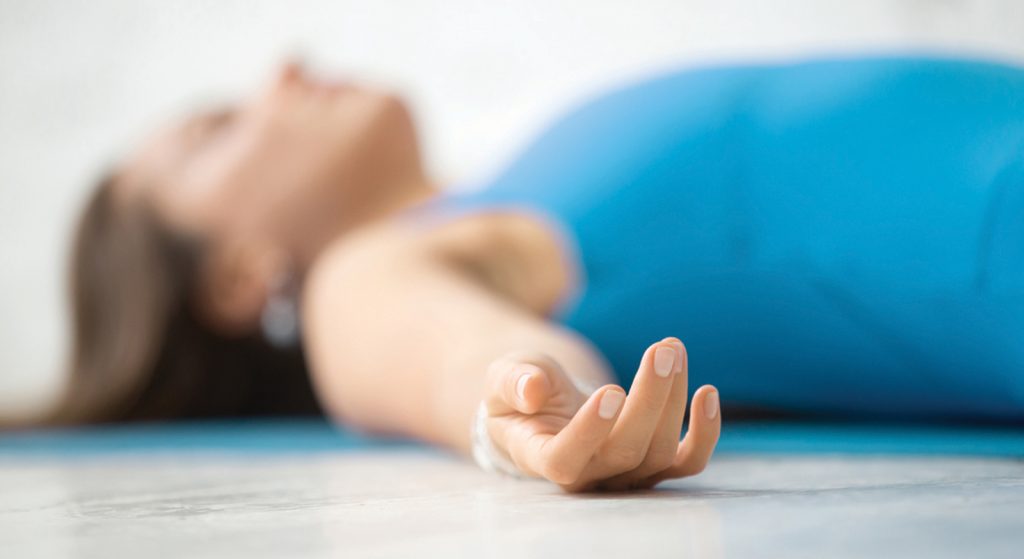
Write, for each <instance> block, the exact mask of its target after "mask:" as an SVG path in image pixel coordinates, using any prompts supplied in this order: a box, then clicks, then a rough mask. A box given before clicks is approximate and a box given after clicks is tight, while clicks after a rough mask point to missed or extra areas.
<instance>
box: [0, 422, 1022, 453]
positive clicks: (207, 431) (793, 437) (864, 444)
mask: <svg viewBox="0 0 1024 559" xmlns="http://www.w3.org/2000/svg"><path fill="white" fill-rule="evenodd" d="M408 448H424V449H427V448H429V447H426V446H424V445H421V444H420V443H416V442H414V441H409V440H399V439H383V438H376V437H369V436H366V435H363V434H360V433H357V432H354V431H350V430H346V429H343V428H340V427H337V426H333V425H331V424H329V423H327V422H324V421H318V420H286V421H265V420H260V421H252V420H244V421H242V420H238V421H217V422H191V423H190V422H181V423H166V424H142V425H140V424H136V425H117V426H110V427H94V428H79V429H67V430H50V431H31V432H17V433H6V434H3V435H0V457H3V456H42V457H46V456H53V457H61V456H81V455H93V454H106V453H153V452H218V453H220V452H228V453H246V454H281V453H324V452H330V453H338V452H358V451H364V450H383V449H408ZM719 452H722V453H774V454H835V453H838V454H893V455H966V456H990V457H1016V458H1024V429H1020V428H1016V429H1014V428H1005V427H998V428H995V427H950V426H923V425H894V424H862V423H849V424H838V423H794V422H757V423H753V422H751V423H728V424H726V425H725V426H724V428H723V430H722V440H721V442H720V444H719Z"/></svg>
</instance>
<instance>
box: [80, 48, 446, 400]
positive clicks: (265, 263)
mask: <svg viewBox="0 0 1024 559" xmlns="http://www.w3.org/2000/svg"><path fill="white" fill-rule="evenodd" d="M429 190H430V187H429V184H428V183H427V181H426V180H425V177H424V174H423V170H422V166H421V164H420V158H419V152H418V147H417V144H416V138H415V133H414V130H413V127H412V123H411V121H410V118H409V115H408V112H407V111H406V110H405V109H404V107H403V105H402V104H401V103H400V102H399V101H398V100H397V99H396V98H394V97H393V96H390V95H385V94H381V93H376V92H373V91H369V90H366V89H362V88H357V87H354V86H351V85H347V84H341V83H327V82H323V81H316V80H313V79H310V78H308V77H307V76H306V75H305V74H304V72H303V71H302V69H301V68H300V67H298V66H296V65H293V64H292V65H287V66H285V67H283V68H282V69H281V70H280V71H279V72H278V73H277V75H276V76H275V78H274V79H273V80H272V81H271V83H269V84H268V85H267V86H266V87H264V88H262V90H261V91H259V92H258V93H257V94H256V95H254V96H253V97H252V98H250V99H248V100H245V101H244V102H242V103H239V104H238V105H237V106H233V107H227V108H224V109H222V110H217V111H209V112H204V113H201V114H198V115H195V116H192V117H191V118H188V119H187V120H185V121H184V122H181V123H177V124H175V125H173V126H170V127H168V128H167V129H165V130H163V131H161V132H159V133H158V134H156V135H154V136H153V137H152V138H150V139H149V140H148V141H147V142H145V143H144V144H143V145H142V146H141V147H140V149H138V150H137V151H136V152H135V153H134V154H132V155H131V156H130V157H129V158H128V159H127V160H126V161H124V162H123V164H122V165H120V166H119V167H118V168H117V169H115V171H114V172H113V173H112V174H111V175H110V176H109V177H108V178H107V179H106V180H104V181H103V183H102V184H101V185H100V186H99V188H97V190H96V191H95V192H94V194H93V196H92V198H91V199H90V201H89V203H88V204H87V207H86V209H85V212H84V214H83V218H82V220H81V223H80V224H79V229H78V233H77V237H76V241H75V245H74V249H73V251H74V252H73V261H72V294H71V295H72V304H73V308H72V312H73V315H74V318H73V322H74V324H73V328H74V336H75V342H74V343H75V347H74V355H73V362H72V368H73V373H72V375H73V377H72V388H71V391H70V392H69V398H68V403H67V406H66V407H65V408H64V412H65V414H64V415H65V417H68V418H71V419H75V420H81V419H117V418H124V417H166V416H172V415H209V414H210V413H228V412H231V411H236V412H241V411H244V410H238V409H234V408H237V407H238V406H243V404H242V403H240V402H241V400H240V399H239V397H238V396H237V395H236V396H233V397H230V398H228V399H230V400H233V401H235V404H234V408H232V409H227V408H231V406H225V405H224V403H225V402H224V396H223V395H222V394H221V393H223V394H228V393H230V392H231V391H232V390H234V391H236V392H237V391H239V390H243V391H244V390H255V391H257V392H261V389H260V388H259V387H253V386H249V385H251V384H253V380H254V374H255V373H254V371H256V370H261V371H263V370H265V371H264V373H265V374H266V375H268V376H267V378H266V379H263V381H264V382H263V385H267V382H265V381H270V382H269V385H271V386H272V385H274V382H272V381H273V380H274V379H275V378H278V379H280V378H284V376H287V375H289V374H291V373H292V372H294V370H295V369H297V368H302V361H301V352H300V351H298V350H278V349H276V348H273V347H272V346H270V345H269V344H268V343H267V342H266V341H265V340H263V339H262V336H261V335H260V332H259V331H258V324H259V317H260V313H261V311H262V309H263V307H264V305H265V304H266V302H267V300H268V297H270V295H271V292H272V291H273V289H274V286H275V285H277V284H278V283H279V279H280V278H281V277H282V276H283V275H287V274H291V275H301V274H302V271H303V270H304V269H305V267H306V266H308V265H309V264H310V263H311V262H312V261H313V259H315V257H316V255H317V253H318V252H319V251H320V250H321V249H322V248H323V246H324V245H325V244H326V243H327V242H329V241H330V240H331V239H332V238H334V237H336V236H337V235H339V234H340V233H342V232H344V231H346V230H348V229H350V228H353V227H356V226H358V225H360V224H362V223H365V222H367V221H370V220H373V219H376V218H379V217H382V216H384V215H387V214H388V213H389V212H390V211H393V210H394V209H396V208H398V207H400V206H402V205H404V204H405V203H408V202H409V201H410V200H412V199H415V198H418V197H420V196H423V195H425V194H428V193H429ZM274 370H277V371H279V374H278V376H277V377H274V376H273V375H274V374H275V373H274ZM255 376H262V375H255ZM292 376H295V375H292ZM300 376H301V375H300ZM302 381H303V383H302V386H299V387H297V388H296V390H295V391H296V394H295V395H293V396H292V397H291V398H292V399H294V400H295V401H305V402H306V403H309V402H310V401H311V399H310V398H311V394H310V393H309V390H308V384H306V382H305V379H304V378H303V379H302ZM239 383H241V384H244V385H246V386H242V387H239V386H234V387H233V386H231V385H233V384H234V385H237V384H239ZM268 387H269V386H268ZM200 393H201V394H200ZM250 396H251V394H250ZM204 398H205V400H210V401H204ZM282 398H283V399H284V400H285V401H287V400H288V399H289V397H288V396H287V395H282ZM76 406H77V407H76ZM243 407H245V406H243ZM286 407H287V406H286ZM205 408H209V409H205Z"/></svg>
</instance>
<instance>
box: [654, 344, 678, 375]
mask: <svg viewBox="0 0 1024 559" xmlns="http://www.w3.org/2000/svg"><path fill="white" fill-rule="evenodd" d="M675 362H676V350H675V349H673V348H671V347H668V346H661V347H659V348H658V349H656V350H654V372H655V373H656V374H657V375H658V376H659V377H667V376H668V375H669V374H670V373H671V372H672V364H673V363H675Z"/></svg>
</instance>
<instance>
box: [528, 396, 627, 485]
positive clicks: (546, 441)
mask: <svg viewBox="0 0 1024 559" xmlns="http://www.w3.org/2000/svg"><path fill="white" fill-rule="evenodd" d="M625 400H626V392H625V391H624V390H623V389H622V388H621V387H618V386H615V385H614V384H610V385H606V386H603V387H601V388H599V389H597V390H596V391H595V392H594V393H593V394H592V395H591V396H590V398H588V399H587V401H586V402H585V403H584V404H583V406H582V407H580V409H579V411H577V412H576V415H575V416H573V418H572V420H570V421H569V423H568V424H567V425H566V426H565V427H564V428H563V429H562V430H561V431H559V432H558V434H557V435H554V436H550V437H543V436H535V437H531V438H530V439H529V440H527V441H525V444H524V448H523V449H522V455H523V456H524V457H525V465H526V466H527V467H529V468H530V469H531V470H533V471H534V472H536V473H538V474H540V475H541V476H543V477H545V478H547V479H549V480H551V481H553V482H555V483H557V484H559V485H563V486H571V485H574V484H578V483H581V482H587V481H589V480H581V477H580V476H581V475H582V474H583V472H584V470H585V469H586V467H587V465H588V464H590V461H591V459H592V458H593V456H594V454H595V453H596V452H597V449H598V448H599V447H600V446H601V444H602V443H604V442H605V440H606V439H607V438H608V433H609V432H611V430H612V427H613V426H614V425H615V421H616V418H618V417H619V412H620V411H621V410H622V403H623V402H624V401H625ZM513 446H515V445H514V443H513Z"/></svg>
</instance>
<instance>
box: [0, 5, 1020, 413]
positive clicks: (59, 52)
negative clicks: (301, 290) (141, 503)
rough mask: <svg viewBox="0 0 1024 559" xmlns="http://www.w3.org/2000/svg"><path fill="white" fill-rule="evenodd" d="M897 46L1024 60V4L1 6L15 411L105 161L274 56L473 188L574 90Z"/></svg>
mask: <svg viewBox="0 0 1024 559" xmlns="http://www.w3.org/2000/svg"><path fill="white" fill-rule="evenodd" d="M879 51H898V52H937V53H945V54H956V55H963V56H975V57H983V58H993V59H998V60H1009V61H1016V62H1019V63H1021V64H1024V2H1020V1H1019V0H975V1H969V0H960V1H956V0H860V1H858V2H850V1H844V0H829V1H825V0H799V1H789V0H777V1H775V2H763V1H758V0H743V1H741V0H707V1H698V0H636V1H633V2H628V3H627V2H621V1H607V2H602V1H599V0H516V1H499V0H492V1H489V2H476V1H472V0H433V1H427V0H422V1H417V0H380V1H375V2H370V1H366V0H362V1H352V0H339V1H328V0H305V1H287V2H286V1H277V2H273V1H253V0H246V1H241V0H238V1H227V0H222V1H218V2H208V1H201V0H187V1H175V2H161V1H155V0H152V1H139V0H91V1H88V2H85V1H82V2H73V1H63V2H59V1H54V0H45V1H44V0H0V415H6V414H8V413H18V412H20V411H22V410H27V409H30V408H32V407H34V406H38V405H41V404H43V403H45V402H46V401H47V400H48V399H49V398H50V397H52V395H53V394H54V393H55V390H56V389H57V388H58V387H59V386H60V381H61V379H62V378H63V365H64V360H65V358H66V352H67V349H68V344H67V329H66V316H65V304H66V301H65V298H64V287H65V260H66V253H67V250H68V244H69V243H68V241H69V239H68V238H69V234H70V230H71V228H72V226H73V224H74V219H75V216H76V215H77V210H78V206H79V205H80V204H81V203H82V201H83V199H84V196H85V194H86V193H87V191H88V190H89V189H90V188H91V187H92V182H93V181H94V180H95V179H96V177H97V176H98V175H99V174H100V172H101V171H102V170H103V169H104V168H105V167H106V166H108V165H109V164H110V163H112V162H113V161H116V160H117V158H118V157H119V156H120V155H121V154H123V153H125V152H126V151H128V150H129V149H130V147H131V146H132V145H133V142H135V141H137V140H138V139H139V138H140V137H142V136H144V135H145V133H146V132H147V131H148V130H149V129H151V128H152V127H153V126H155V125H158V124H160V123H162V122H164V121H166V120H167V119H169V118H173V117H174V116H176V115H178V114H181V113H182V112H184V111H186V110H187V109H189V108H190V107H194V106H196V105H197V104H202V103H205V102H211V101H217V100H221V99H230V98H234V97H236V96H239V95H242V94H245V93H246V92H248V91H249V90H250V89H251V88H252V87H253V86H255V85H257V84H259V83H260V82H261V80H262V79H264V78H265V77H266V76H267V75H268V74H269V73H270V72H271V70H272V69H273V67H274V66H275V64H276V63H277V62H279V61H280V60H282V59H283V58H285V57H288V56H298V57H301V58H302V59H303V60H305V61H306V62H307V63H308V64H309V65H310V66H312V67H313V68H314V69H318V70H321V71H323V72H330V73H338V74H341V75H344V76H352V77H354V78H357V79H360V80H365V81H369V82H373V83H377V84H381V85H384V86H387V87H390V88H393V89H396V90H398V91H400V92H401V93H403V94H404V95H405V96H406V97H407V98H408V99H409V101H410V104H411V106H412V108H413V110H414V112H415V114H416V117H417V119H418V122H419V128H420V133H421V136H422V138H421V139H422V142H423V144H424V147H425V151H426V153H425V156H426V159H427V163H428V165H429V166H430V167H431V169H432V170H433V172H434V174H435V175H436V176H439V177H441V178H443V179H444V180H446V181H447V182H448V184H450V185H451V187H452V188H473V185H474V184H479V183H480V182H481V181H482V180H483V178H484V177H486V176H487V175H488V174H489V173H491V172H494V170H496V168H498V167H500V166H501V164H502V163H503V162H504V161H505V160H507V159H508V158H510V157H512V156H513V155H514V153H515V151H516V149H517V148H518V147H519V146H520V145H522V144H523V143H524V142H525V141H527V140H528V139H529V138H530V136H531V135H532V134H534V133H535V132H536V131H538V129H539V128H540V127H541V126H543V124H544V123H545V122H546V121H548V120H549V119H551V118H553V117H554V116H555V115H556V114H557V113H558V112H559V111H561V110H563V109H564V108H566V107H567V106H568V105H570V104H572V103H573V102H574V101H575V100H578V99H579V98H581V97H583V96H586V95H588V94H590V93H592V92H594V91H596V90H598V89H600V88H602V87H604V86H607V85H613V84H616V83H619V82H622V81H623V80H627V79H629V78H630V77H632V76H638V75H644V74H649V73H651V72H654V71H657V70H658V69H660V68H666V67H677V66H686V65H703V64H709V63H714V62H721V61H729V60H763V59H777V58H792V57H808V56H815V55H824V54H836V53H839V54H845V53H864V52H879Z"/></svg>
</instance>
